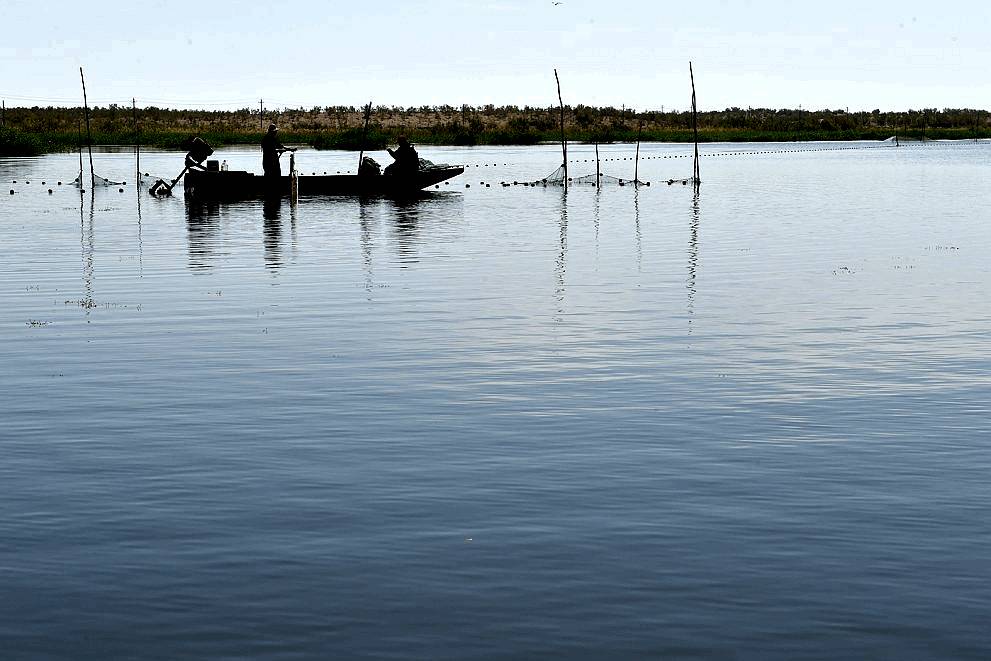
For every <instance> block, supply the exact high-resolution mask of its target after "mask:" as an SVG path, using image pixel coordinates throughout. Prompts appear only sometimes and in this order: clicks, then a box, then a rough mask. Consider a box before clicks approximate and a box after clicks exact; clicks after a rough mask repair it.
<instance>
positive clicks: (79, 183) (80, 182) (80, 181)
mask: <svg viewBox="0 0 991 661" xmlns="http://www.w3.org/2000/svg"><path fill="white" fill-rule="evenodd" d="M91 183H92V184H93V185H94V186H106V187H110V186H123V185H125V184H126V183H127V182H126V181H114V180H113V179H108V178H106V177H102V176H100V175H98V174H97V175H94V176H93V177H92V178H90V177H89V176H87V175H85V174H82V173H80V174H79V176H78V177H76V178H75V179H73V180H72V184H71V185H73V186H75V187H76V188H86V186H88V185H90V184H91Z"/></svg>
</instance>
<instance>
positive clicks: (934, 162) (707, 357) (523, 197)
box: [0, 144, 991, 659]
mask: <svg viewBox="0 0 991 661" xmlns="http://www.w3.org/2000/svg"><path fill="white" fill-rule="evenodd" d="M855 146H860V147H864V146H866V145H855ZM826 147H828V145H798V146H796V145H760V146H756V147H755V146H749V145H737V146H726V145H713V146H706V147H704V148H703V151H704V153H708V154H719V155H713V156H705V157H704V158H703V162H702V177H703V180H704V182H705V183H704V184H703V186H702V188H701V191H700V194H699V195H698V196H697V197H696V196H694V195H693V192H692V189H691V187H690V186H689V187H683V186H679V185H674V186H667V185H665V184H664V183H663V182H664V181H665V180H667V179H669V178H681V177H685V176H689V175H690V173H691V162H690V160H689V159H687V158H684V157H683V156H684V155H685V154H687V149H686V148H685V147H684V146H664V145H649V146H645V147H643V148H642V151H641V156H642V157H644V160H642V161H641V162H640V178H641V179H647V180H650V181H652V186H650V187H649V188H647V187H641V188H640V189H639V190H634V189H633V188H632V187H612V188H608V189H603V190H602V191H600V192H599V193H596V192H595V191H594V190H592V189H588V188H577V189H572V190H571V191H569V192H568V194H567V195H566V196H565V195H563V194H562V191H561V190H560V189H555V188H546V189H545V188H542V187H539V188H529V187H527V188H524V187H519V186H517V187H513V186H510V187H508V188H506V187H503V186H501V185H499V182H501V181H512V180H514V179H516V180H529V179H538V178H540V177H542V176H544V175H546V174H547V173H549V172H551V171H552V170H553V169H554V168H555V167H556V166H557V162H558V156H557V152H556V151H555V148H554V147H537V148H527V149H510V148H498V149H495V148H492V149H430V148H423V149H421V155H423V156H425V157H427V158H430V159H432V160H435V161H446V162H452V163H466V164H468V165H469V166H476V165H477V166H478V167H469V168H468V170H467V172H466V174H465V175H464V176H462V177H459V178H457V179H455V180H453V181H452V182H451V184H450V185H448V186H441V190H439V191H436V192H435V193H434V194H433V195H431V196H430V197H427V198H424V199H421V200H417V201H412V202H405V203H403V202H395V201H390V200H386V199H372V200H365V201H362V200H358V199H353V198H339V199H304V200H303V201H302V202H301V203H300V205H299V206H298V207H297V208H295V209H292V208H290V206H289V205H288V202H286V203H284V204H283V205H282V206H279V207H271V206H270V207H268V208H265V207H264V205H262V204H260V203H259V204H256V203H244V204H237V205H224V206H207V207H188V206H187V205H186V204H185V203H184V202H183V200H182V198H181V196H180V197H176V198H173V199H165V200H159V199H153V198H151V197H149V196H147V195H138V194H137V193H136V192H135V190H134V188H133V186H131V185H130V183H131V181H132V180H133V159H132V156H131V155H130V154H128V153H116V154H115V153H99V154H96V155H95V156H94V159H95V161H96V169H97V172H98V173H100V174H103V175H104V176H108V177H114V178H118V179H126V180H128V182H129V185H127V186H124V187H123V188H124V192H119V191H118V188H117V187H110V188H99V189H97V190H95V191H87V192H86V194H85V195H82V196H81V195H80V194H79V193H78V191H76V190H75V189H72V188H68V187H66V186H65V183H67V182H68V181H70V180H71V179H73V178H74V177H75V174H76V169H77V168H78V159H77V157H76V156H74V155H53V156H46V157H43V158H37V159H6V160H0V181H3V182H4V183H5V184H9V185H8V186H5V187H4V190H2V191H0V192H2V193H4V195H3V196H2V197H0V239H2V243H3V245H4V248H5V251H4V252H5V255H4V256H5V259H4V260H3V263H2V265H0V309H2V310H3V314H2V316H0V333H2V336H0V337H2V340H3V341H2V343H0V364H2V365H3V378H2V379H0V410H2V428H0V453H2V457H3V459H2V462H0V594H2V595H3V598H2V599H0V649H3V650H4V652H3V657H4V658H10V659H61V658H92V659H110V658H146V659H158V658H161V659H176V658H265V659H293V658H299V659H304V658H305V659H311V658H348V659H361V658H395V659H411V658H422V659H503V658H505V659H508V658H548V659H549V658H560V659H579V658H589V659H601V658H659V659H660V658H663V659H674V658H679V659H708V658H741V659H837V658H899V659H929V658H932V659H948V658H955V659H964V658H973V659H985V658H987V657H988V656H989V654H991V633H989V630H988V627H987V622H988V620H989V617H991V588H989V585H991V580H989V579H991V561H989V553H988V550H987V547H988V544H989V542H991V523H989V520H988V517H987V512H988V508H989V506H991V488H989V486H988V484H989V481H988V472H989V470H991V447H989V439H991V434H989V432H991V419H989V416H988V408H989V399H991V387H989V373H991V360H989V358H988V356H989V355H991V351H989V349H991V334H989V327H991V299H989V298H988V296H987V291H988V286H989V284H991V273H989V266H988V264H989V262H988V260H987V255H988V251H989V249H991V226H989V225H988V224H987V222H986V214H985V213H984V211H985V207H986V200H987V199H989V196H991V177H989V176H988V174H989V166H991V156H989V154H991V152H989V151H988V145H987V144H970V145H963V144H961V145H942V144H936V145H932V146H914V147H902V148H899V149H894V148H879V149H845V150H828V151H812V150H821V149H824V148H826ZM786 150H788V151H786ZM797 150H802V151H797ZM759 151H773V152H776V153H771V154H760V153H754V152H759ZM730 152H738V153H739V154H738V155H735V156H728V155H723V154H728V153H730ZM571 156H572V158H576V159H579V160H583V159H586V158H594V155H593V153H592V152H591V150H590V148H588V147H584V146H577V145H576V146H573V147H572V150H571ZM602 156H603V157H604V158H611V159H620V158H630V157H632V156H633V149H632V147H631V146H629V145H613V146H609V147H604V148H603V149H602ZM674 156H678V157H679V158H672V157H674ZM218 157H220V158H224V159H226V160H227V161H228V162H229V163H230V164H231V168H232V169H239V168H250V169H258V166H259V164H260V154H259V152H257V151H255V150H250V151H238V150H229V151H223V152H221V153H220V154H218ZM298 158H299V163H300V165H301V169H302V170H303V171H304V172H306V171H307V170H308V168H311V169H312V170H314V171H319V172H322V171H325V170H326V171H332V172H336V171H337V170H342V171H343V170H347V169H349V168H353V163H352V161H355V160H356V158H355V157H354V155H353V154H340V153H320V152H300V153H299V154H298ZM180 161H181V158H179V157H177V156H176V155H174V154H161V153H157V154H156V153H151V154H142V166H143V167H142V169H144V170H147V171H150V172H151V173H153V174H156V175H172V176H174V174H175V172H177V171H178V169H179V167H180ZM632 167H633V163H632V160H627V161H622V160H610V161H606V162H604V163H603V164H602V169H603V172H605V173H608V174H614V175H616V176H625V177H631V176H632ZM592 170H594V166H591V169H590V166H589V165H586V164H585V163H584V162H582V163H576V164H573V165H572V172H573V173H575V174H586V173H587V172H589V171H592ZM58 179H61V180H62V181H63V186H61V187H59V186H58V185H57V184H56V185H55V186H52V183H53V182H54V181H56V180H58ZM14 180H17V181H18V183H17V184H13V183H11V182H12V181H14ZM25 181H30V182H31V183H30V184H26V183H25ZM41 181H45V182H46V183H45V184H41V183H40V182H41ZM482 182H486V183H489V184H490V187H486V186H484V185H483V184H482ZM466 183H467V184H470V186H471V187H470V188H465V184H466ZM48 188H52V189H53V193H52V194H51V195H49V194H48V193H47V189H48ZM9 189H14V190H15V194H14V195H9V194H8V190H9Z"/></svg>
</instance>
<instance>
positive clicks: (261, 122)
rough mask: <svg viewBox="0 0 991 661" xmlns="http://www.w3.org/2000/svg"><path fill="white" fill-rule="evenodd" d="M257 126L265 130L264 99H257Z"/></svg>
mask: <svg viewBox="0 0 991 661" xmlns="http://www.w3.org/2000/svg"><path fill="white" fill-rule="evenodd" d="M258 128H259V129H260V130H262V131H264V130H265V101H264V100H263V99H258Z"/></svg>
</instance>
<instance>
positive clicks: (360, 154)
mask: <svg viewBox="0 0 991 661" xmlns="http://www.w3.org/2000/svg"><path fill="white" fill-rule="evenodd" d="M371 116H372V102H371V101H369V102H368V105H367V106H365V128H364V129H362V131H361V151H360V152H358V174H361V162H362V161H363V160H364V158H365V136H367V135H368V119H369V118H370V117H371Z"/></svg>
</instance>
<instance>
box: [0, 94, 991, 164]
mask: <svg viewBox="0 0 991 661" xmlns="http://www.w3.org/2000/svg"><path fill="white" fill-rule="evenodd" d="M83 117H84V113H83V110H82V108H7V109H6V110H5V113H4V118H3V119H4V121H3V126H0V156H30V155H35V154H42V153H49V152H65V151H74V150H76V149H77V148H78V147H79V146H80V145H81V144H85V142H86V140H85V135H86V132H85V126H84V123H83ZM269 122H275V123H277V124H278V125H279V127H280V134H281V137H282V141H283V142H285V143H287V144H290V143H291V144H297V145H302V144H305V145H310V146H313V147H315V148H317V149H347V150H358V149H370V150H375V149H382V148H384V147H385V146H386V145H388V144H394V143H395V141H396V138H398V137H399V136H400V135H406V136H407V137H409V139H410V140H411V141H412V142H414V143H418V144H424V145H435V146H470V145H534V144H540V143H544V142H558V141H560V140H561V128H560V110H559V109H557V108H529V107H524V108H518V107H515V106H507V107H498V108H497V107H493V106H485V107H482V108H472V107H468V106H463V107H461V108H453V107H450V106H440V107H421V108H387V107H380V108H375V109H373V111H372V115H371V119H370V122H369V125H368V129H367V131H365V129H364V120H363V116H362V112H361V109H360V108H354V107H350V106H328V107H323V108H312V109H310V110H305V109H297V110H282V111H278V112H266V113H265V114H263V115H262V114H260V113H259V112H258V111H257V110H255V111H251V110H248V109H244V110H240V111H204V110H168V109H159V108H143V109H138V110H136V111H132V110H131V109H130V108H126V107H121V106H113V105H112V106H110V107H99V108H92V109H90V134H91V136H92V142H93V144H97V145H126V144H142V145H147V146H152V147H158V148H162V149H176V150H179V149H181V144H182V143H183V141H185V140H186V139H187V138H188V137H189V136H191V135H199V136H201V137H202V138H203V139H205V140H206V141H207V142H209V143H210V144H212V145H214V146H221V145H237V144H258V143H259V142H260V141H261V138H262V135H263V134H264V130H265V128H266V126H267V124H268V123H269ZM691 122H692V118H691V114H690V113H689V112H687V111H680V112H663V111H660V112H657V111H652V112H642V113H634V112H633V111H631V110H626V109H617V108H591V107H587V106H576V107H565V131H564V137H565V139H566V140H568V141H570V142H579V143H588V144H591V143H600V144H604V143H611V142H636V141H637V140H638V139H639V140H641V141H642V142H675V143H685V142H692V140H693V137H694V136H693V131H692V128H691ZM698 122H699V135H698V138H699V141H700V142H806V141H850V140H885V139H888V138H890V137H892V136H898V137H900V138H906V139H915V140H920V139H934V140H945V139H951V140H952V139H956V140H971V139H986V138H991V113H989V112H988V111H986V110H969V109H963V110H952V109H944V110H936V109H928V110H910V111H905V112H883V113H882V112H881V111H879V110H876V111H874V112H855V113H847V112H844V111H832V110H820V111H806V110H769V109H740V108H730V109H727V110H723V111H707V112H700V113H699V114H698Z"/></svg>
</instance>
